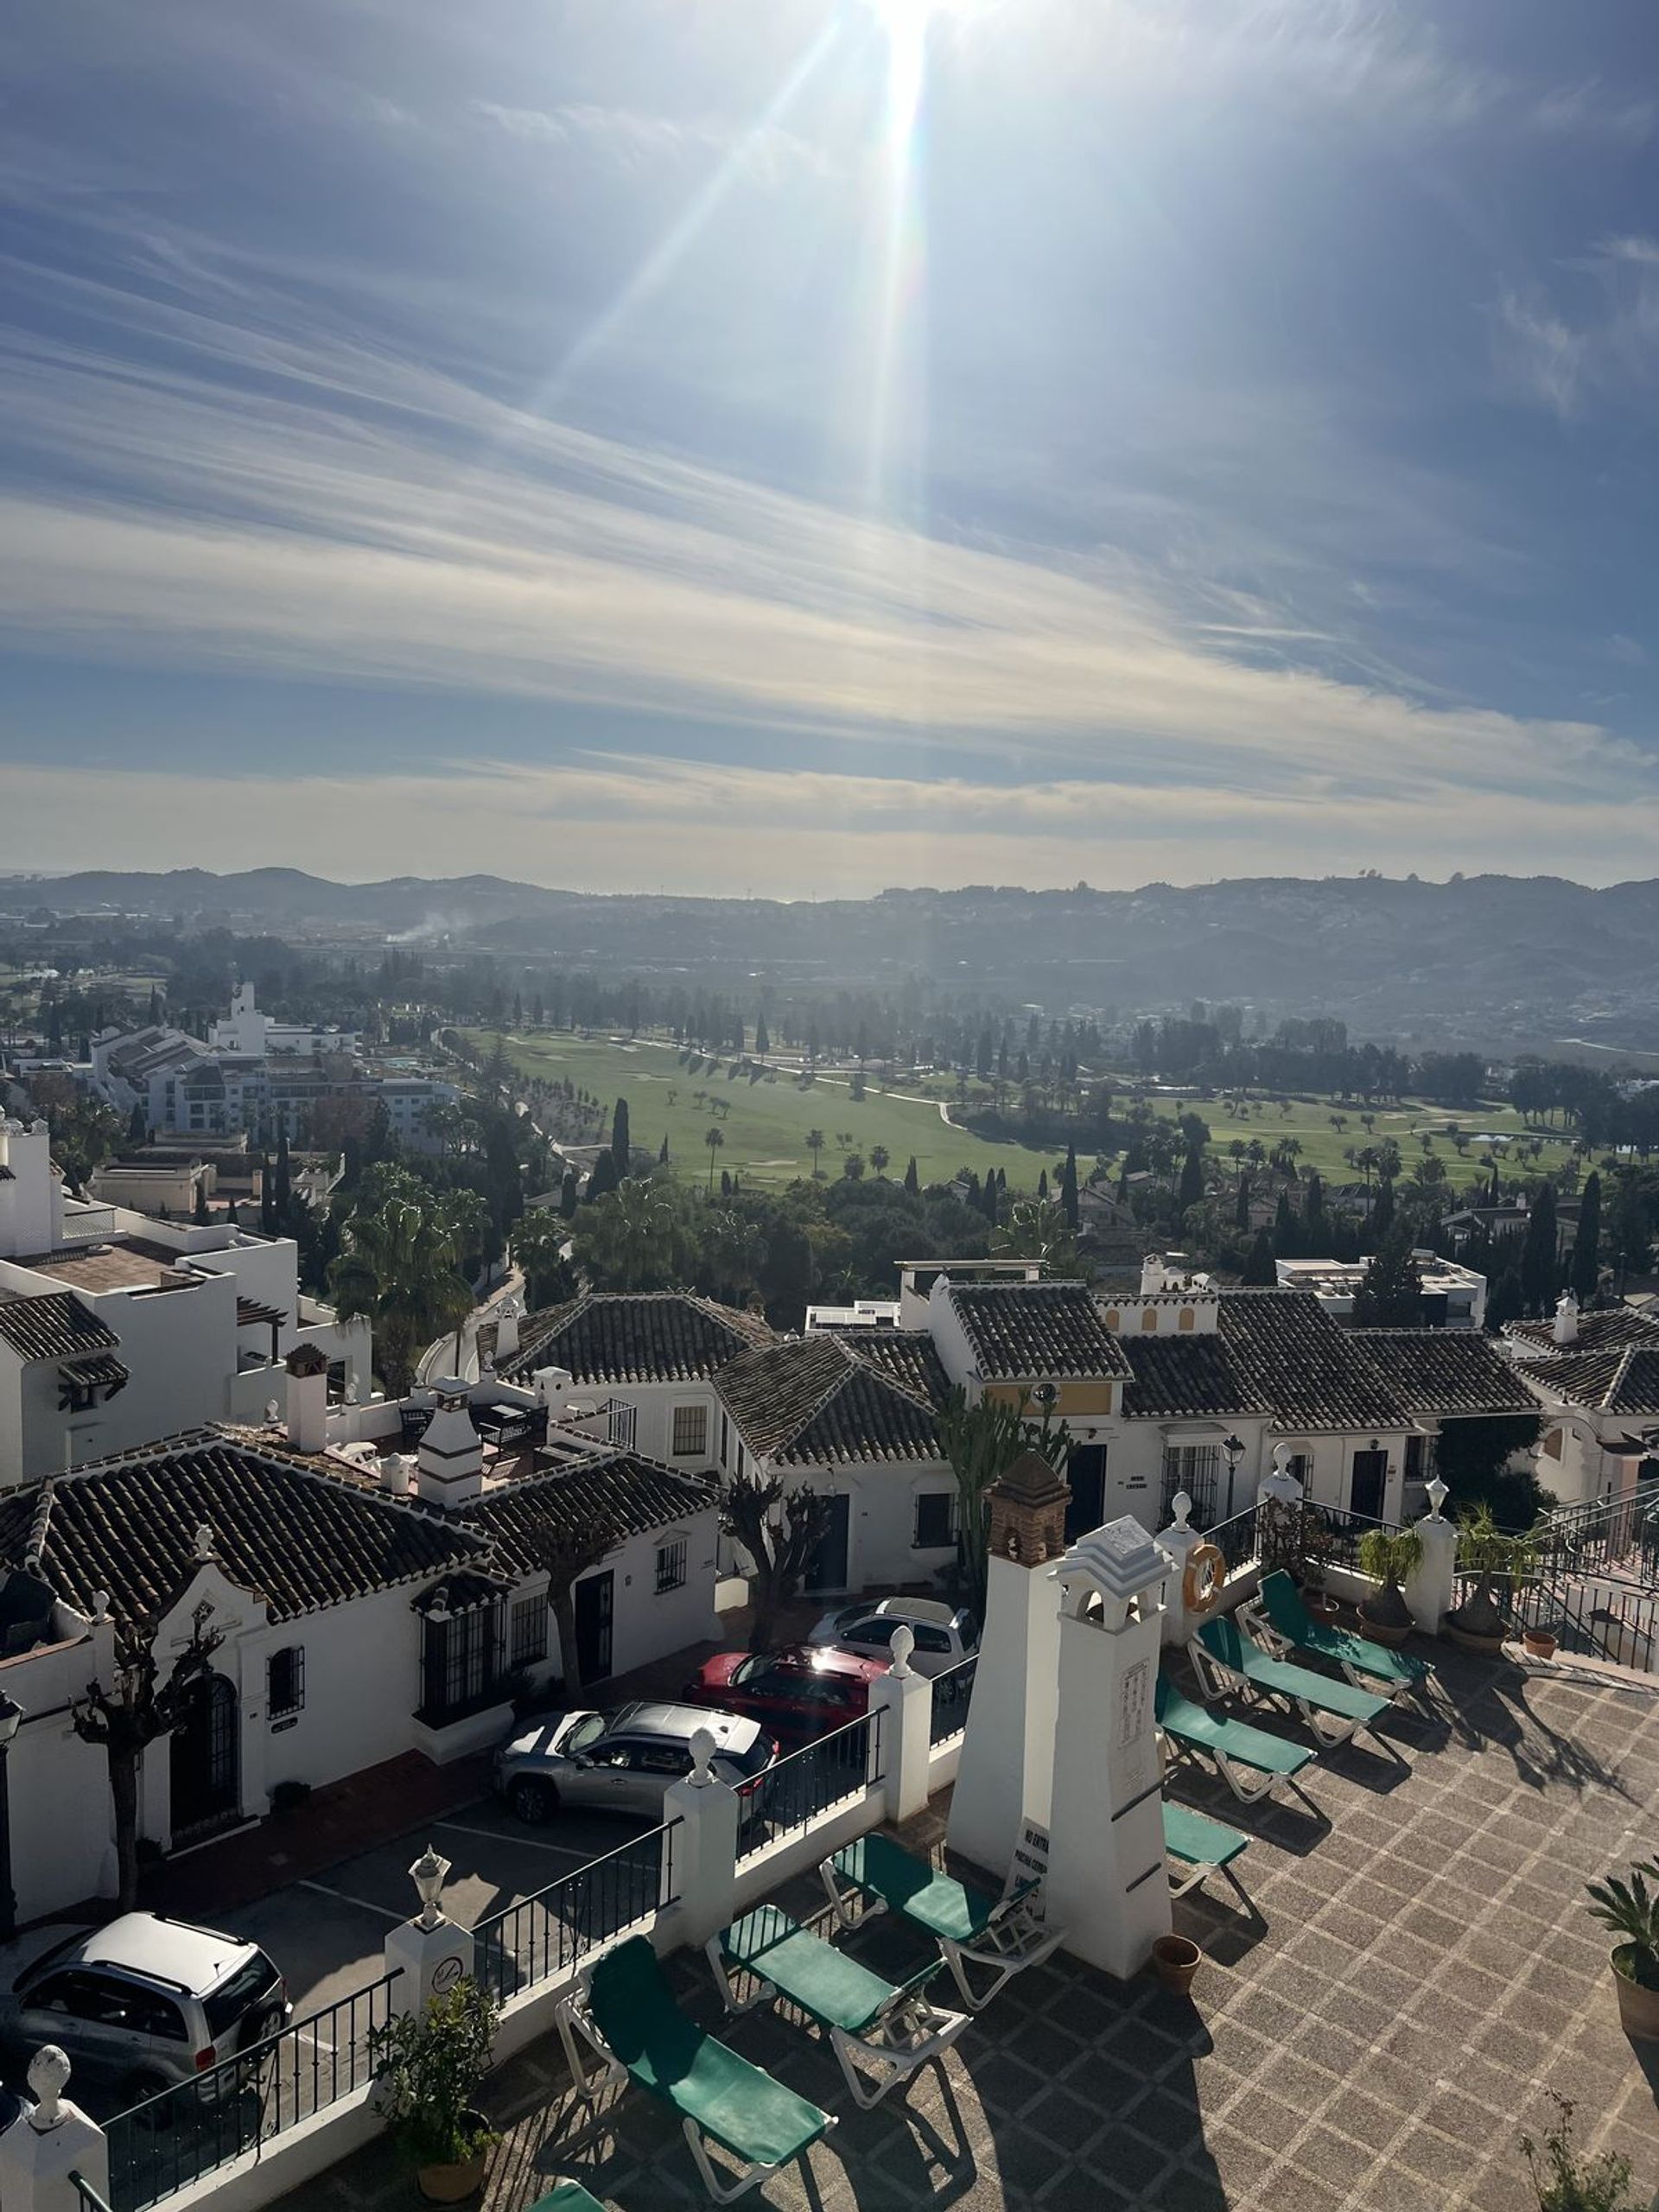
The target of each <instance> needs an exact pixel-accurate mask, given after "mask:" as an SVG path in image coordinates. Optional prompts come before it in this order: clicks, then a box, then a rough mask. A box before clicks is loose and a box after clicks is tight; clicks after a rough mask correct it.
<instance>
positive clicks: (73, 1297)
mask: <svg viewBox="0 0 1659 2212" xmlns="http://www.w3.org/2000/svg"><path fill="white" fill-rule="evenodd" d="M299 1344H309V1345H312V1346H314V1347H315V1349H316V1350H317V1351H319V1352H321V1355H322V1357H323V1358H324V1360H325V1361H326V1363H327V1365H328V1367H329V1369H330V1370H331V1371H332V1373H333V1376H334V1383H335V1387H336V1388H337V1389H339V1390H340V1392H342V1393H343V1392H344V1391H345V1390H346V1389H348V1388H350V1387H352V1386H353V1385H355V1386H357V1387H358V1388H359V1389H361V1390H362V1391H363V1392H364V1393H365V1395H366V1393H367V1391H368V1388H369V1383H370V1377H371V1359H370V1354H371V1342H370V1332H369V1325H368V1323H367V1322H366V1321H361V1320H359V1321H341V1320H340V1319H339V1318H338V1317H337V1316H336V1314H335V1313H334V1310H333V1308H332V1307H330V1306H321V1305H319V1304H318V1303H317V1302H316V1301H315V1300H313V1299H310V1298H308V1297H306V1296H305V1295H304V1294H303V1293H302V1291H301V1289H300V1287H299V1249H298V1247H297V1246H296V1244H295V1243H293V1242H292V1240H291V1239H289V1238H287V1237H277V1238H268V1237H263V1236H255V1235H253V1234H251V1232H250V1231H248V1230H242V1229H232V1228H230V1227H228V1226H226V1224H222V1223H221V1224H217V1225H214V1226H211V1227H206V1228H199V1227H197V1226H195V1225H194V1224H192V1223H190V1222H188V1221H180V1222H171V1221H165V1222H164V1221H152V1220H150V1219H149V1218H148V1217H145V1216H144V1215H143V1214H138V1213H131V1212H129V1211H126V1210H125V1209H124V1208H123V1207H119V1206H110V1205H82V1204H80V1203H79V1202H78V1201H76V1200H74V1199H73V1198H66V1197H65V1195H64V1191H63V1185H62V1183H61V1181H60V1179H59V1176H58V1174H57V1173H56V1171H55V1169H54V1167H53V1165H52V1160H51V1154H50V1135H49V1133H48V1128H47V1125H46V1123H45V1122H36V1123H35V1126H34V1127H33V1128H24V1127H23V1126H22V1123H21V1122H3V1123H0V1488H8V1487H11V1486H13V1485H15V1484H18V1483H21V1482H26V1481H28V1480H29V1479H30V1478H33V1477H35V1476H38V1475H41V1474H47V1473H50V1472H53V1471H56V1470H58V1469H60V1468H63V1467H67V1466H70V1465H76V1464H78V1463H79V1462H80V1461H82V1460H86V1459H96V1458H99V1457H102V1456H103V1455H105V1454H106V1453H108V1452H118V1451H124V1450H127V1449H129V1448H130V1447H131V1446H137V1445H144V1444H149V1443H151V1442H153V1441H154V1440H155V1439H156V1438H157V1437H162V1436H171V1435H174V1434H176V1433H178V1432H179V1431H180V1430H181V1429H189V1428H194V1427H199V1426H200V1424H201V1423H202V1422H204V1421H226V1420H230V1421H242V1420H251V1419H255V1418H257V1417H258V1415H259V1414H261V1413H262V1412H263V1410H264V1406H265V1404H266V1402H267V1401H268V1400H269V1399H270V1398H271V1397H272V1396H273V1395H275V1396H277V1398H279V1399H280V1398H281V1396H282V1394H283V1381H284V1378H283V1359H284V1357H285V1356H286V1355H287V1354H288V1353H289V1351H293V1350H294V1349H295V1348H296V1346H297V1345H299Z"/></svg>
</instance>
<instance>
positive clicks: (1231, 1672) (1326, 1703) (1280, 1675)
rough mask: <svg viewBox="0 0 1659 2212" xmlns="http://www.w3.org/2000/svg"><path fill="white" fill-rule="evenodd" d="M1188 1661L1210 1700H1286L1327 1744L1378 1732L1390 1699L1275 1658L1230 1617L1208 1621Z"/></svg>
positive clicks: (1191, 1644) (1191, 1641)
mask: <svg viewBox="0 0 1659 2212" xmlns="http://www.w3.org/2000/svg"><path fill="white" fill-rule="evenodd" d="M1186 1649H1187V1656H1188V1657H1189V1658H1190V1659H1191V1660H1192V1666H1193V1670H1194V1672H1195V1673H1196V1674H1197V1675H1198V1688H1200V1689H1201V1690H1202V1691H1203V1693H1204V1694H1205V1697H1206V1698H1218V1697H1225V1696H1226V1695H1227V1694H1228V1693H1229V1692H1230V1691H1232V1690H1240V1691H1243V1692H1244V1693H1246V1694H1254V1695H1255V1696H1256V1697H1268V1698H1273V1697H1281V1698H1283V1699H1285V1700H1286V1701H1287V1703H1288V1704H1289V1705H1291V1706H1292V1707H1294V1709H1295V1711H1297V1712H1298V1713H1300V1714H1301V1716H1302V1719H1304V1720H1305V1721H1306V1723H1307V1725H1308V1726H1309V1727H1310V1728H1311V1729H1312V1730H1313V1734H1314V1735H1315V1737H1316V1738H1318V1739H1319V1742H1320V1743H1321V1744H1327V1745H1328V1744H1345V1743H1347V1742H1348V1740H1349V1738H1351V1737H1353V1736H1357V1734H1358V1733H1359V1732H1360V1730H1361V1729H1362V1728H1370V1729H1375V1727H1376V1723H1377V1721H1378V1720H1379V1719H1381V1718H1382V1716H1383V1713H1387V1712H1388V1711H1389V1700H1388V1699H1387V1698H1385V1697H1376V1696H1374V1695H1373V1694H1372V1693H1371V1692H1370V1690H1362V1689H1358V1688H1356V1687H1355V1685H1354V1684H1353V1683H1352V1682H1333V1681H1332V1679H1331V1677H1330V1676H1329V1675H1316V1674H1314V1673H1313V1670H1312V1669H1310V1668H1307V1667H1293V1666H1292V1665H1291V1664H1290V1662H1288V1661H1287V1660H1284V1659H1271V1658H1269V1657H1268V1654H1267V1653H1266V1652H1265V1651H1263V1650H1262V1649H1260V1648H1259V1647H1258V1646H1257V1645H1255V1643H1252V1642H1251V1641H1250V1639H1249V1637H1248V1636H1246V1635H1244V1633H1243V1630H1241V1629H1240V1627H1239V1625H1238V1623H1237V1622H1236V1620H1234V1619H1233V1618H1231V1616H1230V1615H1229V1614H1217V1617H1216V1618H1215V1619H1213V1620H1208V1621H1205V1623H1204V1624H1203V1626H1202V1627H1201V1628H1200V1629H1199V1630H1198V1634H1197V1635H1196V1636H1193V1637H1189V1638H1188V1639H1187V1645H1186Z"/></svg>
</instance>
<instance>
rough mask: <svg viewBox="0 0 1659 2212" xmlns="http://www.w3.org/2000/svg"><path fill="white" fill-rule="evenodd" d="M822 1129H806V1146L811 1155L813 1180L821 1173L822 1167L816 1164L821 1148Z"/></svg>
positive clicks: (822, 1140)
mask: <svg viewBox="0 0 1659 2212" xmlns="http://www.w3.org/2000/svg"><path fill="white" fill-rule="evenodd" d="M823 1142H824V1139H823V1130H822V1129H809V1130H808V1131H807V1133H806V1148H807V1150H808V1151H809V1152H810V1154H811V1155H812V1174H813V1179H814V1180H815V1181H816V1180H817V1178H818V1177H819V1176H820V1175H822V1174H823V1168H822V1167H821V1166H819V1164H818V1154H820V1153H821V1152H822V1151H823Z"/></svg>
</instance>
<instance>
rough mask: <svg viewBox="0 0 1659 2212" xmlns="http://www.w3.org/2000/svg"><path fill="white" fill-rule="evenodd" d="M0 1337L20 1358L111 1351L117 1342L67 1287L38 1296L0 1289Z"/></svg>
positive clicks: (108, 1330) (52, 1357) (48, 1357)
mask: <svg viewBox="0 0 1659 2212" xmlns="http://www.w3.org/2000/svg"><path fill="white" fill-rule="evenodd" d="M0 1337H3V1338H4V1339H5V1341H6V1342H7V1343H8V1344H10V1346H11V1348H12V1350H13V1351H15V1352H16V1354H17V1356H18V1357H19V1358H20V1359H78V1358H79V1357H81V1356H82V1355H83V1354H84V1353H86V1352H94V1351H113V1350H114V1349H115V1348H116V1347H117V1346H118V1344H120V1342H121V1339H120V1338H119V1337H118V1336H117V1335H116V1333H115V1332H114V1330H113V1329H111V1328H109V1327H107V1326H106V1325H105V1323H104V1322H102V1321H100V1320H99V1318H98V1316H97V1314H96V1313H89V1312H88V1311H87V1309H86V1306H83V1305H82V1304H81V1303H80V1301H79V1299H77V1298H75V1297H73V1296H72V1295H71V1294H70V1293H69V1292H68V1291H67V1290H53V1291H48V1292H46V1293H45V1294H43V1295H42V1296H41V1297H39V1298H30V1297H29V1296H28V1295H27V1294H22V1295H19V1294H7V1293H4V1292H0Z"/></svg>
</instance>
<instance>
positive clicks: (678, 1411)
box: [673, 1406, 709, 1459]
mask: <svg viewBox="0 0 1659 2212" xmlns="http://www.w3.org/2000/svg"><path fill="white" fill-rule="evenodd" d="M708 1449H709V1408H708V1407H707V1406H676V1407H675V1408H674V1444H673V1452H674V1457H675V1458H676V1459H700V1458H701V1457H702V1454H703V1453H704V1452H707V1451H708Z"/></svg>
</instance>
